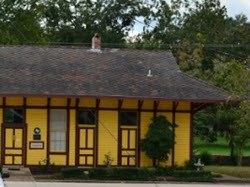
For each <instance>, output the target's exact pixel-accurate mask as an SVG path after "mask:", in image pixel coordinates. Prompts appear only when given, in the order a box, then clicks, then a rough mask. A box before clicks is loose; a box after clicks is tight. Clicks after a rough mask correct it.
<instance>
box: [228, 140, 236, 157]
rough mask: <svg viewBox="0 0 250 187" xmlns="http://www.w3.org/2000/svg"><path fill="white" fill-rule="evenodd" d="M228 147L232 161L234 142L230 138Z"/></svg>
mask: <svg viewBox="0 0 250 187" xmlns="http://www.w3.org/2000/svg"><path fill="white" fill-rule="evenodd" d="M229 147H230V157H231V161H232V162H234V161H235V160H234V142H233V141H232V140H230V141H229Z"/></svg>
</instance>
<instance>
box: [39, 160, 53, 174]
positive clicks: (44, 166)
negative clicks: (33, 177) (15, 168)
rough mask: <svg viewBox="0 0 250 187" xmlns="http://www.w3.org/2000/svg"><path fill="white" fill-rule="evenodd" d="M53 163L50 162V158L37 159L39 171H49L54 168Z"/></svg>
mask: <svg viewBox="0 0 250 187" xmlns="http://www.w3.org/2000/svg"><path fill="white" fill-rule="evenodd" d="M54 166H55V165H54V163H51V161H50V159H43V160H41V161H39V167H40V171H41V172H42V173H51V172H52V170H54Z"/></svg>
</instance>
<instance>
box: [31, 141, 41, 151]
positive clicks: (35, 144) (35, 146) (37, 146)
mask: <svg viewBox="0 0 250 187" xmlns="http://www.w3.org/2000/svg"><path fill="white" fill-rule="evenodd" d="M30 149H44V142H30Z"/></svg>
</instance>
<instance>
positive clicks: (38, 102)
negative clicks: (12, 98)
mask: <svg viewBox="0 0 250 187" xmlns="http://www.w3.org/2000/svg"><path fill="white" fill-rule="evenodd" d="M47 100H48V99H47V98H44V97H30V98H27V105H28V106H47V104H48V102H47Z"/></svg>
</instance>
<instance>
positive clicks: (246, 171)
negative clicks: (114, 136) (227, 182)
mask: <svg viewBox="0 0 250 187" xmlns="http://www.w3.org/2000/svg"><path fill="white" fill-rule="evenodd" d="M204 170H206V171H212V172H216V173H221V174H225V175H229V176H234V177H239V178H246V179H250V167H239V166H205V167H204Z"/></svg>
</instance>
